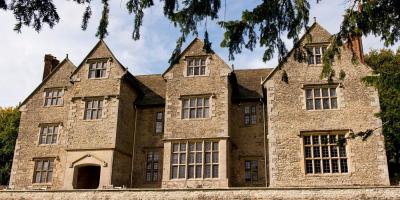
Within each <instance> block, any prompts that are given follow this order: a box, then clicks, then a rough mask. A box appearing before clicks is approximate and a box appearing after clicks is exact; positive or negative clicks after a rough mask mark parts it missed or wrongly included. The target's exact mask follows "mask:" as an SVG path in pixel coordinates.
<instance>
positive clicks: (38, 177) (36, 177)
mask: <svg viewBox="0 0 400 200" xmlns="http://www.w3.org/2000/svg"><path fill="white" fill-rule="evenodd" d="M40 175H41V172H36V175H35V183H40V180H41V178H40Z"/></svg>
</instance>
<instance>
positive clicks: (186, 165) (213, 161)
mask: <svg viewBox="0 0 400 200" xmlns="http://www.w3.org/2000/svg"><path fill="white" fill-rule="evenodd" d="M191 144H192V146H191ZM199 144H201V145H200V146H201V150H199V149H198V147H199ZM207 144H209V146H208V147H209V148H207V146H206V145H207ZM175 147H177V148H176V149H175ZM191 147H192V148H191ZM199 154H200V155H201V159H199V157H198V155H199ZM174 155H176V156H174ZM191 155H193V157H191ZM207 155H209V156H207ZM174 160H176V161H174ZM182 160H183V161H182ZM207 160H208V161H207ZM220 165H221V163H220V162H219V141H217V140H190V141H177V142H172V143H171V161H170V167H171V168H170V180H209V179H210V180H214V179H218V178H219V166H220ZM174 168H176V170H174ZM190 169H193V170H191V171H192V172H193V177H190V176H191V175H190V172H189V170H190ZM198 169H200V171H201V175H199V174H200V173H198V171H197V170H198ZM207 169H208V171H207ZM181 170H182V171H181ZM174 171H175V172H176V173H174Z"/></svg>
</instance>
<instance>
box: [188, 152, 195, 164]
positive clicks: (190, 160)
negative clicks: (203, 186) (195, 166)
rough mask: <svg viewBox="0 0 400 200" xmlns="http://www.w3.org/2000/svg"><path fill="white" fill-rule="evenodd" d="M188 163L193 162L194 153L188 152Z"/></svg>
mask: <svg viewBox="0 0 400 200" xmlns="http://www.w3.org/2000/svg"><path fill="white" fill-rule="evenodd" d="M189 163H190V164H191V163H194V153H189Z"/></svg>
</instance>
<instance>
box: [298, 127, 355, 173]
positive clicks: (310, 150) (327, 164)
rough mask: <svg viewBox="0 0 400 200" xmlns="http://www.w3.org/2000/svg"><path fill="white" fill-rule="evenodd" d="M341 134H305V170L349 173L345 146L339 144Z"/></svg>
mask: <svg viewBox="0 0 400 200" xmlns="http://www.w3.org/2000/svg"><path fill="white" fill-rule="evenodd" d="M343 137H344V135H341V134H324V135H309V136H304V138H303V143H304V158H305V171H306V173H307V174H320V173H347V172H348V166H347V157H346V148H345V146H338V145H337V141H338V139H342V138H343Z"/></svg>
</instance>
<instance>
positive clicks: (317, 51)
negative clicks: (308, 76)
mask: <svg viewBox="0 0 400 200" xmlns="http://www.w3.org/2000/svg"><path fill="white" fill-rule="evenodd" d="M325 51H326V47H325V46H315V47H308V52H307V54H308V59H307V60H308V64H310V65H313V64H317V65H318V64H322V56H323V54H324V53H325Z"/></svg>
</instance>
